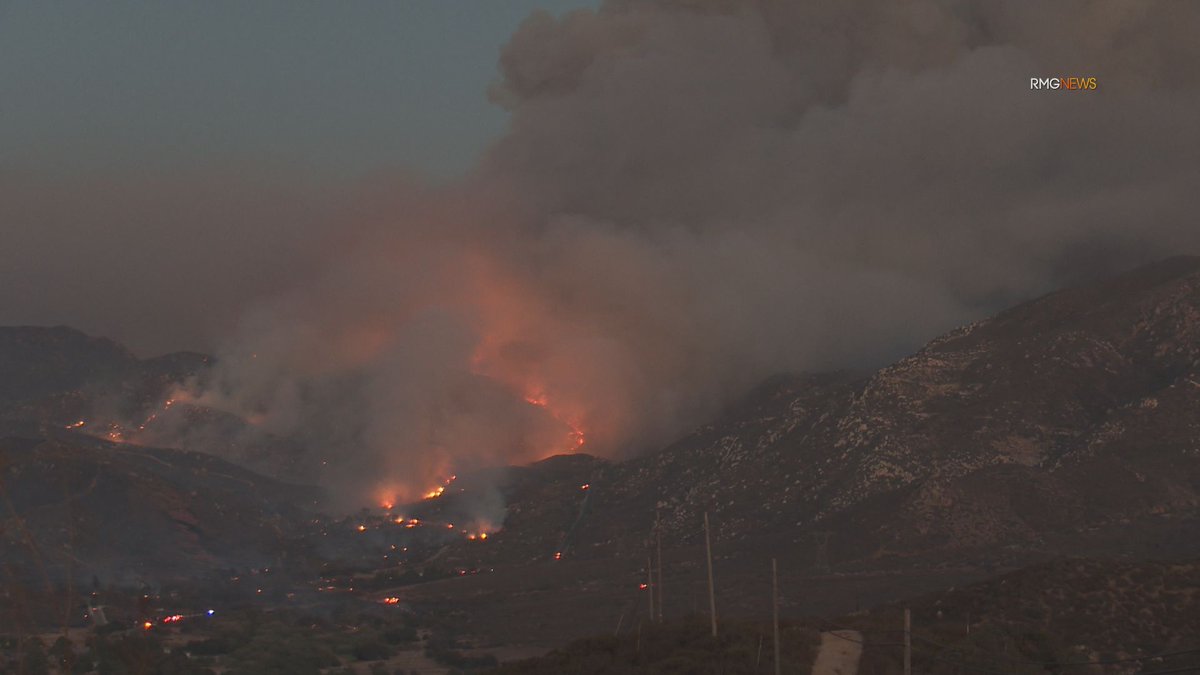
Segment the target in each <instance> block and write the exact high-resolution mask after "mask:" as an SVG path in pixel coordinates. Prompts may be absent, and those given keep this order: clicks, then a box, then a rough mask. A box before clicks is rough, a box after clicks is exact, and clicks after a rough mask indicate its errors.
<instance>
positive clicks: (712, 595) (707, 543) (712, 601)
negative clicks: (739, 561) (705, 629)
mask: <svg viewBox="0 0 1200 675" xmlns="http://www.w3.org/2000/svg"><path fill="white" fill-rule="evenodd" d="M704 551H705V552H706V553H707V554H708V615H709V617H711V618H712V636H713V637H717V595H716V592H715V591H714V590H713V575H712V537H710V536H709V534H708V511H705V512H704Z"/></svg>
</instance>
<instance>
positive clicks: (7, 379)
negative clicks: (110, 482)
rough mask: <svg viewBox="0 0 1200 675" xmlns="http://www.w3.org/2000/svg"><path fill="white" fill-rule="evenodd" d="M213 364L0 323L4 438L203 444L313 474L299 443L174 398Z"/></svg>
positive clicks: (288, 476) (282, 470) (295, 474)
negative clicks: (67, 435) (63, 436)
mask: <svg viewBox="0 0 1200 675" xmlns="http://www.w3.org/2000/svg"><path fill="white" fill-rule="evenodd" d="M212 363H213V359H212V357H210V356H206V355H203V354H196V353H191V352H178V353H173V354H166V355H164V356H159V357H155V358H150V359H139V358H137V357H136V356H134V355H133V354H131V353H130V352H129V351H127V350H126V349H125V348H124V347H122V346H120V345H118V344H117V343H115V342H112V341H110V340H106V339H103V338H95V337H91V336H88V335H86V334H84V333H81V332H79V331H77V330H74V329H71V328H65V327H61V326H60V327H53V328H41V327H33V326H17V327H3V326H0V436H2V435H17V436H23V437H41V436H44V435H46V434H47V433H53V432H57V431H61V430H70V431H75V432H78V433H80V434H85V435H88V436H92V437H95V438H102V439H104V440H109V441H114V442H118V443H133V444H137V445H146V446H165V447H174V448H185V449H188V450H199V451H203V452H206V453H208V454H211V455H215V456H217V457H220V458H222V459H226V460H229V461H232V462H235V463H237V464H239V465H242V466H245V467H248V468H251V469H254V470H256V471H259V472H260V473H265V474H267V475H271V476H274V477H277V478H281V479H284V480H289V481H296V482H307V481H310V480H312V479H313V478H314V476H315V471H316V466H315V460H313V459H312V458H311V457H308V456H306V453H305V452H304V449H303V447H302V446H301V444H299V443H297V442H294V441H291V440H288V439H284V438H279V437H277V436H274V435H272V434H270V433H266V432H264V431H262V430H259V429H257V428H256V427H255V426H254V425H252V424H250V423H248V422H247V421H246V420H244V419H242V418H240V417H237V416H235V415H231V414H229V413H226V412H223V411H220V410H214V409H212V408H209V407H205V406H203V405H197V404H194V403H192V402H189V401H187V400H186V398H185V399H183V400H179V399H178V398H176V397H177V396H178V391H179V388H180V387H181V385H184V384H185V383H187V382H189V381H190V380H193V379H195V378H202V377H203V376H204V375H205V374H206V373H207V372H208V370H209V369H210V368H211V366H212Z"/></svg>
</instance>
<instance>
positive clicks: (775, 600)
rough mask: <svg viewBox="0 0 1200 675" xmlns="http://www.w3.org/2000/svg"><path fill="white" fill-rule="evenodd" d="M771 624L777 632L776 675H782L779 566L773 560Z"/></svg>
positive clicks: (772, 559)
mask: <svg viewBox="0 0 1200 675" xmlns="http://www.w3.org/2000/svg"><path fill="white" fill-rule="evenodd" d="M771 624H772V627H773V628H774V630H775V675H780V673H781V672H782V669H783V664H781V663H780V662H779V651H780V650H779V565H778V564H777V563H776V562H775V559H774V558H771Z"/></svg>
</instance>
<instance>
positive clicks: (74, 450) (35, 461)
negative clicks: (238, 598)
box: [0, 432, 316, 583]
mask: <svg viewBox="0 0 1200 675" xmlns="http://www.w3.org/2000/svg"><path fill="white" fill-rule="evenodd" d="M0 496H2V497H3V510H2V511H0V544H2V545H0V550H2V551H3V561H2V562H3V564H4V565H5V568H6V570H8V571H9V572H14V571H15V572H16V574H17V576H18V577H20V578H26V579H35V580H38V581H40V580H42V579H43V578H48V579H51V580H55V581H58V580H61V579H65V578H68V576H69V574H68V573H70V574H72V575H74V576H75V577H76V578H83V579H87V578H89V576H90V575H97V576H98V577H99V578H101V579H103V580H104V581H105V582H106V583H109V582H122V583H132V582H137V581H147V582H157V581H159V580H162V579H171V578H183V577H188V576H190V575H193V574H197V573H200V572H202V571H206V570H212V569H215V568H229V567H237V568H244V567H256V566H262V565H267V566H269V565H274V564H277V561H278V560H279V559H280V556H283V555H286V552H287V549H288V546H289V543H288V542H289V541H290V539H291V533H290V532H289V530H290V528H291V526H292V524H293V523H295V522H297V521H298V520H300V519H302V517H303V513H304V509H305V507H306V506H311V505H312V504H313V503H314V500H315V499H316V493H315V491H313V490H312V489H309V488H298V487H294V486H289V485H285V484H282V483H278V482H276V481H273V480H270V479H267V478H264V477H262V476H259V475H257V474H254V473H252V472H250V471H246V470H244V469H241V468H238V467H236V466H234V465H232V464H229V463H228V462H224V461H222V460H219V459H217V458H215V457H211V456H207V455H202V454H199V453H194V452H184V451H179V450H166V449H158V448H147V447H140V446H133V445H122V444H117V443H110V442H107V441H102V440H98V439H92V438H88V437H86V436H82V435H79V434H75V433H69V432H62V433H57V434H52V435H50V436H48V437H45V438H41V439H23V438H4V439H0Z"/></svg>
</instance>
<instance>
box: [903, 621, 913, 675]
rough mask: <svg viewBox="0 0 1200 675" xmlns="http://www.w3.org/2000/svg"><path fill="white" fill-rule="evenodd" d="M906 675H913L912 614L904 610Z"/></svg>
mask: <svg viewBox="0 0 1200 675" xmlns="http://www.w3.org/2000/svg"><path fill="white" fill-rule="evenodd" d="M904 675H912V612H911V611H910V610H909V609H908V608H907V607H905V608H904Z"/></svg>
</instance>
